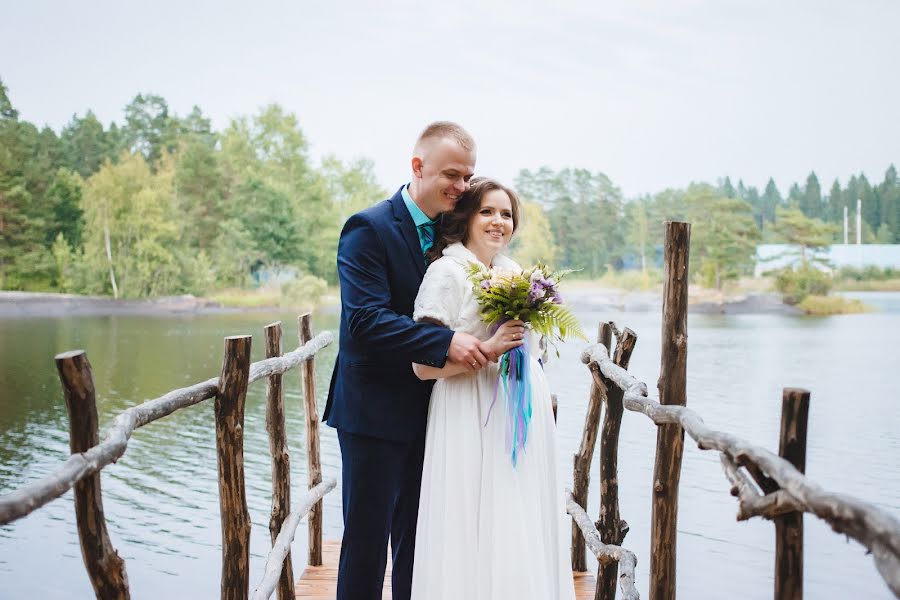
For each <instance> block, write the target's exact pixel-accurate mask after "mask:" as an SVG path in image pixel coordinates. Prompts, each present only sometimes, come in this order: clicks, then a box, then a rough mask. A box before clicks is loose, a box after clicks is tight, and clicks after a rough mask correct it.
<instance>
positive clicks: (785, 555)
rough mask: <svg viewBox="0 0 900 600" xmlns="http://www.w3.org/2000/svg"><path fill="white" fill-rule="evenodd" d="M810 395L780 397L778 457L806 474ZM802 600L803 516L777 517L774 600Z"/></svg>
mask: <svg viewBox="0 0 900 600" xmlns="http://www.w3.org/2000/svg"><path fill="white" fill-rule="evenodd" d="M808 418H809V392H808V391H807V390H802V389H798V388H785V389H784V391H783V392H782V397H781V436H780V438H779V441H778V455H779V456H781V457H782V458H784V459H785V460H787V461H788V462H790V463H791V464H792V465H794V466H795V467H797V470H798V471H800V472H801V473H805V472H806V424H807V420H808ZM802 598H803V513H802V512H792V513H787V514H786V515H782V516H780V517H775V600H802Z"/></svg>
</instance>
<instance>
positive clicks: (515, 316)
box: [469, 263, 587, 466]
mask: <svg viewBox="0 0 900 600" xmlns="http://www.w3.org/2000/svg"><path fill="white" fill-rule="evenodd" d="M569 273H571V271H553V270H551V269H549V268H548V267H547V266H546V265H544V264H540V263H539V264H536V265H534V266H533V267H530V268H528V269H525V270H523V271H522V272H521V273H516V272H510V273H498V272H494V271H491V270H489V269H488V268H487V267H485V266H484V265H482V264H479V263H470V265H469V281H470V282H471V283H472V292H473V294H474V296H475V300H476V301H477V302H478V305H479V306H480V307H481V317H482V319H484V321H485V322H486V323H487V324H488V325H490V326H492V327H498V326H500V325H501V324H503V323H505V322H506V321H510V320H519V321H523V322H524V323H525V327H526V330H531V331H534V332H535V333H536V334H538V335H540V336H541V337H542V338H544V339H546V340H549V341H550V342H551V343H552V342H553V341H554V340H556V341H563V340H565V339H569V338H581V339H587V338H586V337H585V335H584V332H583V331H582V330H581V326H580V325H579V324H578V319H576V318H575V315H574V314H573V313H572V311H571V310H570V309H569V308H568V307H566V306H564V305H563V303H562V296H561V295H560V293H559V290H558V288H557V286H558V285H559V282H560V280H561V279H562V278H563V277H565V276H566V275H567V274H569ZM558 354H559V352H557V355H558ZM528 364H529V360H528V350H527V347H526V346H519V347H518V348H513V349H512V350H510V351H508V352H506V353H504V354H503V356H501V357H500V360H499V366H500V374H499V376H498V379H497V384H496V386H495V387H494V399H493V401H492V402H491V406H490V408H489V409H488V416H487V419H485V425H487V420H488V419H490V415H491V412H492V411H493V408H494V404H496V402H497V395H498V393H499V392H500V391H501V390H502V392H503V398H504V399H505V405H506V446H507V449H508V450H509V452H510V454H511V456H512V463H513V466H515V465H516V460H517V458H518V454H519V452H520V451H521V450H522V449H524V447H525V442H526V441H527V439H528V424H529V423H530V422H531V384H530V380H529V378H528Z"/></svg>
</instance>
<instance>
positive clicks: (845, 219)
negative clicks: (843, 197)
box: [844, 204, 847, 246]
mask: <svg viewBox="0 0 900 600" xmlns="http://www.w3.org/2000/svg"><path fill="white" fill-rule="evenodd" d="M844 245H845V246H846V245H847V205H846V204H845V205H844Z"/></svg>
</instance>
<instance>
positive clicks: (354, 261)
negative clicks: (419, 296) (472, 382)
mask: <svg viewBox="0 0 900 600" xmlns="http://www.w3.org/2000/svg"><path fill="white" fill-rule="evenodd" d="M337 263H338V264H337V267H338V278H339V279H340V284H341V304H342V306H343V310H345V311H346V312H347V323H348V326H349V329H350V335H351V336H353V338H354V339H355V340H358V341H360V342H363V343H365V344H367V345H370V346H372V347H374V348H375V349H376V350H379V351H380V350H383V351H385V352H392V353H394V354H395V355H399V356H400V357H403V358H404V359H405V360H408V361H409V362H417V363H420V364H427V365H432V366H436V367H442V366H444V363H445V362H446V359H447V351H448V349H449V348H450V340H451V339H452V338H453V331H451V330H450V329H447V328H446V327H442V326H440V325H436V324H433V323H417V322H416V321H413V319H412V318H410V317H408V316H406V315H401V314H398V313H396V312H394V310H393V309H392V308H391V287H390V283H389V282H388V279H387V254H386V252H385V249H384V245H383V243H382V241H381V239H380V238H379V236H378V234H377V232H376V230H375V228H374V227H373V226H372V224H371V223H370V222H368V221H367V220H366V219H364V218H363V217H360V216H359V215H354V216H353V217H351V218H350V219H349V220H348V221H347V224H346V225H345V226H344V230H343V232H342V233H341V239H340V242H339V244H338V260H337Z"/></svg>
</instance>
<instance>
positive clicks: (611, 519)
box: [594, 327, 637, 600]
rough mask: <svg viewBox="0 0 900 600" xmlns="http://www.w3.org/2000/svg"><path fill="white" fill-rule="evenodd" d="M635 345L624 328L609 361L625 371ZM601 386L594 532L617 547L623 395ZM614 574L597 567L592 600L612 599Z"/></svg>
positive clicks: (622, 530)
mask: <svg viewBox="0 0 900 600" xmlns="http://www.w3.org/2000/svg"><path fill="white" fill-rule="evenodd" d="M636 343H637V335H636V334H635V333H634V332H633V331H632V330H630V329H628V328H627V327H626V328H625V330H624V331H623V332H622V336H621V337H620V338H619V343H618V344H616V352H615V355H614V357H613V362H614V363H616V364H617V365H619V366H620V367H622V368H623V369H627V368H628V363H629V361H630V360H631V353H632V352H633V351H634V345H635V344H636ZM594 364H596V363H594ZM604 383H605V384H606V389H607V390H608V391H607V393H606V410H605V411H604V413H603V428H602V430H601V433H600V520H599V521H597V529H598V530H599V532H600V540H601V541H602V542H603V543H604V544H611V545H613V546H621V545H622V542H623V541H624V540H625V534H627V533H628V523H626V522H625V521H623V520H622V519H621V516H620V514H619V430H620V429H621V428H622V413H623V412H624V410H625V408H624V406H623V405H622V398H623V397H624V395H625V392H624V390H622V388H620V387H619V386H617V385H616V384H614V383H613V382H611V381H609V380H608V379H605V378H604ZM618 571H619V564H618V563H609V564H606V565H604V564H601V565H599V567H598V569H597V588H596V592H595V595H594V598H595V600H615V597H616V581H617V580H618Z"/></svg>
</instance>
